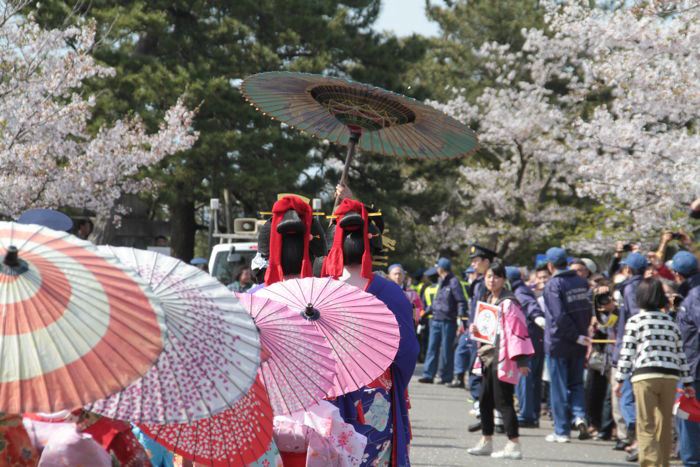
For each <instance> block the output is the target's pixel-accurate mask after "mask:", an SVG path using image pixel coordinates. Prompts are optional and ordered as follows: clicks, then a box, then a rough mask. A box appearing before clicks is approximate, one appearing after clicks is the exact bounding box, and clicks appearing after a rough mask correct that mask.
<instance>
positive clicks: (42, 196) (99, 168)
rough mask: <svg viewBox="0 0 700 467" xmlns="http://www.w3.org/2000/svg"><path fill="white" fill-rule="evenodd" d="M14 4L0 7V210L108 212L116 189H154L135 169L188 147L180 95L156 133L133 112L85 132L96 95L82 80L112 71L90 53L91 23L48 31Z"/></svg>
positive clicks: (191, 136)
mask: <svg viewBox="0 0 700 467" xmlns="http://www.w3.org/2000/svg"><path fill="white" fill-rule="evenodd" d="M19 8H20V6H18V5H17V4H15V2H4V3H2V4H1V5H0V62H2V64H3V70H2V79H0V167H1V168H0V186H1V187H2V190H1V191H0V214H2V215H6V216H16V215H18V214H19V213H21V212H22V211H24V210H26V209H28V208H31V207H59V206H72V207H79V208H87V209H90V210H92V211H94V212H96V213H98V214H104V213H108V212H109V211H110V209H111V208H112V207H113V206H114V204H115V203H116V202H117V200H118V199H119V197H120V196H121V195H122V194H123V193H135V192H140V191H142V190H147V189H149V188H151V187H152V184H151V183H150V182H149V181H148V180H137V179H136V178H135V175H136V174H137V173H138V172H139V169H140V168H142V167H145V166H148V165H152V164H155V163H157V162H158V161H160V160H161V159H162V158H163V157H165V156H167V155H169V154H172V153H175V152H177V151H181V150H184V149H188V148H190V147H191V146H192V144H194V142H195V140H196V138H197V135H196V133H194V132H193V131H192V130H191V124H192V118H193V112H192V111H190V110H188V109H187V108H186V107H185V106H184V105H183V103H182V100H180V101H178V102H177V104H176V105H175V106H173V107H172V108H170V109H169V110H168V111H167V112H166V114H165V118H164V120H163V122H162V123H161V125H160V130H159V131H158V132H157V133H155V134H147V133H146V130H145V128H144V125H143V123H142V122H141V121H140V120H139V119H137V118H130V119H126V120H119V121H117V122H116V123H114V125H112V126H110V127H103V128H101V129H99V131H98V132H97V134H94V135H92V134H90V133H89V132H88V129H87V123H88V121H89V120H90V117H91V112H92V107H93V105H94V97H93V96H88V95H85V94H86V93H85V92H84V91H83V90H82V84H83V82H84V80H86V79H88V78H94V77H106V76H111V75H113V74H114V73H115V71H114V70H112V69H110V68H107V67H105V66H102V65H99V64H97V63H96V62H95V60H94V58H93V57H92V56H91V55H90V52H91V48H92V47H93V46H94V41H95V26H94V24H92V23H89V22H85V23H83V24H80V25H78V26H71V27H68V28H66V29H52V30H45V29H42V28H41V27H39V26H38V25H37V24H36V22H34V21H33V19H32V17H31V16H29V17H26V16H20V15H19V14H18V9H19Z"/></svg>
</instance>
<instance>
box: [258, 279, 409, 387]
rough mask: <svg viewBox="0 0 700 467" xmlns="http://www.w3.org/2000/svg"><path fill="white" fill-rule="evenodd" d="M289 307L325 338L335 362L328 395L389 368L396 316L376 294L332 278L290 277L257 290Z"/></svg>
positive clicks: (396, 333)
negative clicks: (333, 377)
mask: <svg viewBox="0 0 700 467" xmlns="http://www.w3.org/2000/svg"><path fill="white" fill-rule="evenodd" d="M256 295H259V296H262V297H267V298H271V299H272V300H275V301H278V302H280V303H283V304H285V305H287V306H288V307H289V308H290V309H291V310H293V311H295V312H297V313H299V314H300V315H301V316H303V317H304V318H305V319H306V320H308V321H309V322H311V323H313V324H314V325H315V326H316V327H317V329H318V330H319V331H320V332H321V334H322V335H323V336H324V337H325V338H326V339H328V342H329V343H330V345H331V348H332V350H333V357H334V358H335V361H336V364H337V373H336V378H335V383H334V385H333V387H332V388H331V389H330V390H329V391H328V392H327V393H326V397H328V398H332V397H337V396H340V395H342V394H347V393H348V392H352V391H356V390H357V389H360V388H361V387H363V386H366V385H367V384H369V383H371V382H372V381H374V380H375V379H377V378H378V377H379V376H381V375H382V373H384V371H385V370H386V369H387V368H389V366H390V365H391V363H392V362H393V360H394V356H395V355H396V351H397V350H398V348H399V339H400V334H399V326H398V324H397V322H396V318H395V317H394V314H393V313H392V312H391V310H389V308H387V306H386V305H385V304H384V303H382V302H381V301H380V300H379V299H377V298H376V297H375V296H374V295H372V294H369V293H367V292H364V291H362V290H360V289H358V288H357V287H353V286H351V285H349V284H346V283H344V282H341V281H337V280H334V279H331V278H323V279H318V278H314V277H310V278H306V279H292V280H287V281H283V282H277V283H275V284H272V285H270V286H267V287H265V288H264V289H261V290H259V291H258V292H256Z"/></svg>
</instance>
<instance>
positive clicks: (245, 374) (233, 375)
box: [86, 247, 260, 424]
mask: <svg viewBox="0 0 700 467" xmlns="http://www.w3.org/2000/svg"><path fill="white" fill-rule="evenodd" d="M99 248H100V251H101V252H104V253H105V254H111V255H113V256H116V258H117V259H118V260H119V261H120V262H121V263H123V264H125V265H128V266H130V267H131V268H132V269H133V270H135V271H136V272H137V273H138V274H139V276H141V277H142V278H143V279H144V280H145V281H146V282H147V283H148V284H149V285H150V286H151V288H152V289H153V292H154V294H155V296H156V297H158V299H159V300H160V302H161V305H162V307H163V311H164V314H165V325H166V328H167V334H166V339H165V345H164V348H163V353H162V354H161V355H160V356H159V357H158V360H157V361H156V364H155V365H154V366H153V367H151V369H149V370H148V372H147V373H146V374H145V375H144V376H143V377H142V378H141V379H139V380H137V381H135V382H134V383H132V384H130V385H129V386H127V387H126V388H124V389H123V390H122V391H120V392H118V393H116V394H113V395H111V396H110V397H108V398H106V399H102V400H99V401H97V402H95V403H93V404H91V405H89V406H87V407H86V409H87V410H89V411H91V412H96V413H98V414H100V415H104V416H106V417H110V418H115V419H118V420H128V421H130V422H132V423H162V424H166V423H188V422H192V421H195V420H200V419H203V418H208V417H210V416H212V415H214V414H217V413H220V412H222V411H224V410H227V409H229V408H231V406H232V405H233V404H234V403H235V402H236V401H238V400H239V399H240V398H242V397H243V396H244V395H245V394H246V393H247V392H248V389H249V388H250V387H251V385H252V384H253V382H254V380H255V377H256V374H257V369H258V367H259V363H260V340H259V336H258V331H257V330H256V328H255V324H254V323H253V320H252V319H251V318H250V316H249V315H248V313H247V312H246V310H245V309H244V308H243V307H242V306H241V304H240V303H239V301H238V299H236V297H235V296H234V295H233V294H232V293H231V292H230V291H229V290H228V289H227V288H226V287H225V286H224V285H222V284H221V283H220V282H219V281H217V280H216V279H214V278H213V277H211V276H210V275H209V274H207V273H205V272H204V271H201V270H200V269H198V268H196V267H194V266H190V265H188V264H185V263H183V262H182V261H179V260H177V259H175V258H171V257H169V256H165V255H161V254H159V253H155V252H152V251H146V250H136V249H133V248H120V247H99Z"/></svg>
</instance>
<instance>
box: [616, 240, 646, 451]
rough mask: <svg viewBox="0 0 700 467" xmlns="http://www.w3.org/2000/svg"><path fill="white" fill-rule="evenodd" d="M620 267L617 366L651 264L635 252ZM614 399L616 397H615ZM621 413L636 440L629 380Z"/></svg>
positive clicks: (635, 418) (635, 412)
mask: <svg viewBox="0 0 700 467" xmlns="http://www.w3.org/2000/svg"><path fill="white" fill-rule="evenodd" d="M620 266H621V267H622V273H623V274H624V275H625V276H627V279H625V280H624V281H623V282H622V283H621V284H620V286H619V290H620V293H621V294H622V303H621V306H620V311H619V315H618V321H617V330H616V335H615V350H614V351H613V358H612V363H613V365H614V366H617V359H618V358H619V357H620V348H621V347H622V338H623V336H624V335H625V323H626V322H627V320H628V319H629V318H631V317H632V316H634V315H636V314H637V313H639V307H638V306H637V299H636V298H635V297H636V295H637V287H639V283H640V282H641V281H642V279H643V278H644V271H646V269H647V267H648V266H649V262H648V261H647V259H646V258H645V257H644V255H642V254H640V253H637V252H633V253H630V254H628V255H627V256H626V257H625V258H624V259H623V260H622V261H620ZM612 397H615V396H614V395H613V396H612ZM620 413H621V414H622V418H624V419H625V423H626V425H627V433H628V437H631V439H632V440H634V439H635V434H634V433H635V431H636V430H635V427H636V424H637V411H636V408H635V402H634V392H633V389H632V382H631V380H630V379H629V378H628V379H626V380H625V382H624V384H623V386H622V397H620ZM630 454H631V457H630V460H634V461H635V462H636V459H635V457H634V456H636V455H637V453H636V452H634V451H630Z"/></svg>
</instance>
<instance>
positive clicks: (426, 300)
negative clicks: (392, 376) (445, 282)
mask: <svg viewBox="0 0 700 467" xmlns="http://www.w3.org/2000/svg"><path fill="white" fill-rule="evenodd" d="M437 277H438V276H437V269H435V268H428V269H426V270H425V271H424V272H423V278H424V280H426V281H427V282H426V284H427V285H426V286H425V287H423V289H422V291H421V292H422V293H421V294H420V298H421V300H423V309H424V310H425V314H424V315H423V316H422V317H421V319H420V321H419V322H418V342H419V343H420V352H419V353H418V361H419V362H421V363H423V362H425V355H426V354H427V353H428V344H429V339H430V319H431V318H432V317H433V315H432V313H431V311H430V309H431V306H432V305H433V300H435V295H437V291H438V284H437V280H438V279H437Z"/></svg>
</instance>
